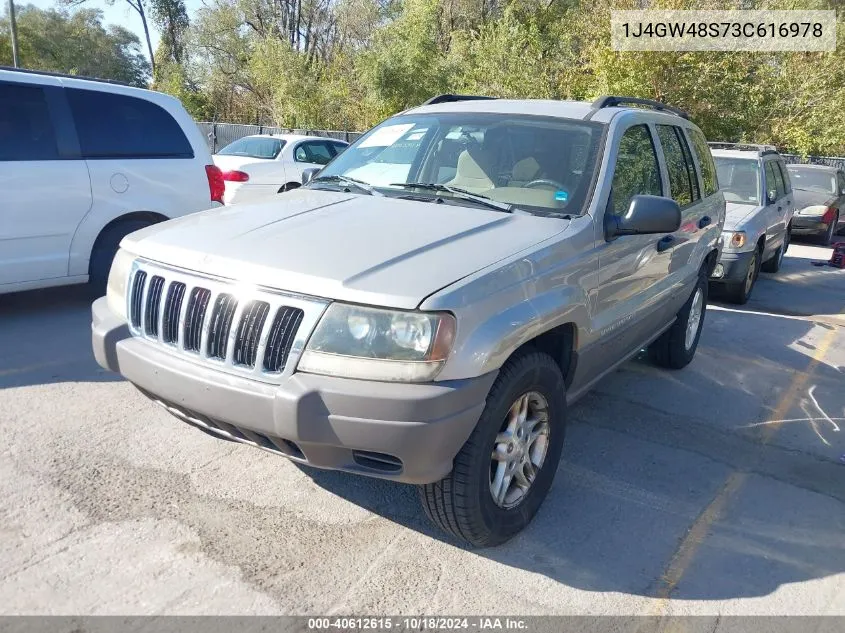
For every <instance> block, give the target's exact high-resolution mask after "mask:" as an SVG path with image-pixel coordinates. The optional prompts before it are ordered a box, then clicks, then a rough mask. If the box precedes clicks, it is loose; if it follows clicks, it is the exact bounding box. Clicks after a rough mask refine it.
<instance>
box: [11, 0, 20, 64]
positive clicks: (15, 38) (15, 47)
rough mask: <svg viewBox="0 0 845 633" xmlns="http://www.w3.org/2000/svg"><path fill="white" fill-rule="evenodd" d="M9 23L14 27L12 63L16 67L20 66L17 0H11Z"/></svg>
mask: <svg viewBox="0 0 845 633" xmlns="http://www.w3.org/2000/svg"><path fill="white" fill-rule="evenodd" d="M9 24H10V25H11V29H12V63H13V64H14V65H15V68H18V67H19V63H18V25H17V24H16V23H15V0H9Z"/></svg>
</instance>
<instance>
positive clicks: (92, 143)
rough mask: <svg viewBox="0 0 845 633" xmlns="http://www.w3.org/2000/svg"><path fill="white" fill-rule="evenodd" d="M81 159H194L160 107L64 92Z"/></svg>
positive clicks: (104, 95)
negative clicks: (71, 116) (77, 139)
mask: <svg viewBox="0 0 845 633" xmlns="http://www.w3.org/2000/svg"><path fill="white" fill-rule="evenodd" d="M66 94H67V97H68V101H69V102H70V107H71V111H72V112H73V117H74V120H75V121H76V131H77V134H78V135H79V145H80V147H81V149H82V156H83V158H87V159H92V158H95V159H96V158H124V159H125V158H193V157H194V151H193V149H192V148H191V144H190V143H189V142H188V139H187V138H186V137H185V133H184V132H183V131H182V128H181V127H179V124H178V123H176V121H175V120H174V119H173V117H172V116H170V114H169V113H168V112H167V111H166V110H165V109H164V108H162V107H160V106H158V105H156V104H155V103H152V102H151V101H147V100H145V99H138V98H135V97H130V96H127V95H121V94H114V93H110V92H101V91H98V90H81V89H77V88H68V89H66Z"/></svg>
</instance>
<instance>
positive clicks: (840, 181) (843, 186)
mask: <svg viewBox="0 0 845 633" xmlns="http://www.w3.org/2000/svg"><path fill="white" fill-rule="evenodd" d="M836 184H837V186H838V187H839V191H838V192H837V193H839V194H841V193H842V192H843V191H845V175H843V174H842V172H841V171H840V172H838V173H837V174H836Z"/></svg>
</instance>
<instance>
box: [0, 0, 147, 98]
mask: <svg viewBox="0 0 845 633" xmlns="http://www.w3.org/2000/svg"><path fill="white" fill-rule="evenodd" d="M16 16H17V26H18V46H19V52H20V58H21V60H22V62H23V64H24V65H25V66H26V67H28V68H37V69H41V70H48V71H52V72H61V73H69V74H74V75H83V76H88V77H101V78H105V79H113V80H115V81H120V82H123V83H127V84H131V85H135V86H145V85H146V84H147V81H148V77H149V74H150V65H149V63H148V62H147V60H146V59H145V57H144V55H143V53H142V52H141V42H140V41H139V39H138V37H137V36H136V35H135V34H134V33H132V32H131V31H129V30H127V29H125V28H124V27H122V26H116V25H110V26H108V27H103V23H102V20H103V13H102V11H100V10H99V9H93V8H84V9H80V10H77V11H75V12H73V13H69V12H68V11H64V10H56V9H48V10H42V9H39V8H37V7H34V6H32V5H24V6H20V7H17V9H16ZM0 65H4V66H11V65H12V44H11V36H10V29H9V22H8V18H7V17H3V18H2V19H0Z"/></svg>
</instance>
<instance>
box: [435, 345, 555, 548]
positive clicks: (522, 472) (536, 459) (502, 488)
mask: <svg viewBox="0 0 845 633" xmlns="http://www.w3.org/2000/svg"><path fill="white" fill-rule="evenodd" d="M565 429H566V386H565V384H564V380H563V374H562V373H561V371H560V368H559V367H558V365H557V363H556V362H555V361H554V359H552V357H551V356H549V355H548V354H545V353H542V352H539V351H535V350H528V351H524V352H520V353H518V354H517V355H515V356H513V357H512V358H511V359H509V360H508V362H507V363H505V365H504V366H503V367H502V369H501V371H500V372H499V376H498V377H497V378H496V381H495V382H494V383H493V386H492V387H491V389H490V393H489V394H488V396H487V404H486V406H485V408H484V411H483V412H482V414H481V417H480V418H479V420H478V424H477V425H476V427H475V429H474V430H473V432H472V434H471V435H470V437H469V439H468V440H467V441H466V443H465V444H464V446H463V448H461V450H460V452H459V453H458V454H457V456H456V457H455V461H454V464H453V468H452V472H451V473H449V474H448V475H447V476H446V477H445V478H443V479H441V480H440V481H438V482H436V483H433V484H426V485H423V486H419V493H420V500H421V501H422V505H423V508H424V509H425V512H426V514H427V515H428V517H429V518H430V519H431V520H432V522H434V524H435V525H437V526H438V527H439V528H440V529H442V530H444V531H445V532H448V533H450V534H452V535H453V536H455V537H456V538H458V539H460V540H462V541H465V542H467V543H469V544H470V545H473V546H476V547H490V546H493V545H499V544H501V543H504V542H505V541H507V540H508V539H510V538H512V537H513V536H514V535H516V534H517V533H518V532H520V531H521V530H522V529H523V528H525V526H527V525H528V523H529V522H530V521H531V519H532V518H534V515H535V514H536V513H537V510H538V509H539V507H540V504H542V502H543V499H545V497H546V494H547V493H548V491H549V488H550V487H551V485H552V481H553V480H554V476H555V472H556V471H557V466H558V462H559V461H560V454H561V451H562V450H563V440H564V433H565Z"/></svg>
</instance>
